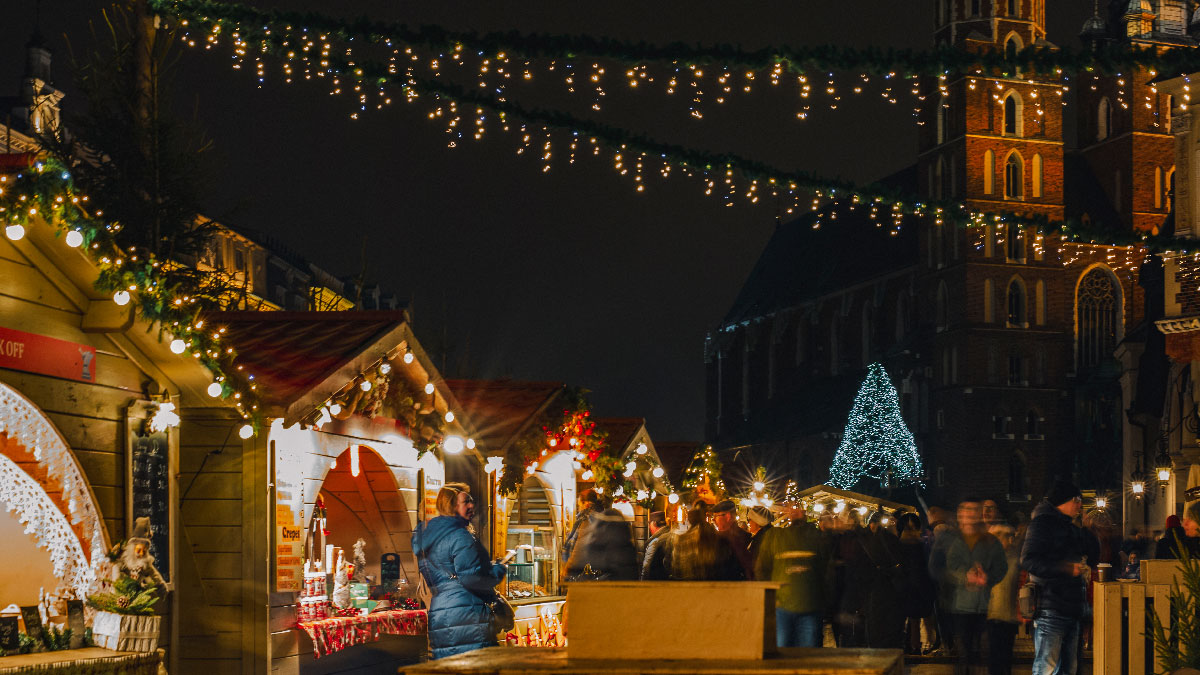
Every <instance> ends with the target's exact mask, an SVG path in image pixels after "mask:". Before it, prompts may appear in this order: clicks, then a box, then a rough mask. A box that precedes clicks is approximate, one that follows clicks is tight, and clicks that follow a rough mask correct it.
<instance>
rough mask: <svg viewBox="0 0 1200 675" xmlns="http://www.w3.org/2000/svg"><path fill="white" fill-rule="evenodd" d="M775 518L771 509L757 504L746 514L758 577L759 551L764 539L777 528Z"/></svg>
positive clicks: (751, 553) (751, 551) (751, 549)
mask: <svg viewBox="0 0 1200 675" xmlns="http://www.w3.org/2000/svg"><path fill="white" fill-rule="evenodd" d="M774 520H775V517H774V515H773V514H772V513H771V510H770V509H768V508H767V507H765V506H755V507H754V508H752V509H750V513H748V514H746V531H747V532H749V533H750V546H749V551H750V560H752V561H754V564H755V570H756V571H755V575H756V576H755V578H758V577H757V574H758V572H757V569H758V567H757V566H758V551H759V549H761V548H762V543H763V540H764V539H766V538H767V535H768V534H770V532H771V530H773V529H775V526H774V524H773V522H772V521H774Z"/></svg>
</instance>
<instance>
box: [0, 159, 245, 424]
mask: <svg viewBox="0 0 1200 675" xmlns="http://www.w3.org/2000/svg"><path fill="white" fill-rule="evenodd" d="M89 201H90V200H89V199H88V196H87V195H83V194H79V193H77V192H76V191H75V188H74V183H73V179H72V177H71V173H70V171H69V170H68V168H67V167H66V166H65V165H63V164H62V163H61V162H59V161H58V160H55V159H45V160H41V161H37V162H35V163H33V164H32V165H31V166H30V167H29V168H28V169H26V170H24V171H21V172H20V173H17V174H16V175H13V176H8V175H4V176H0V218H2V219H3V221H4V226H5V228H4V233H5V236H7V237H8V238H9V239H10V240H13V241H19V240H20V239H22V238H24V237H25V235H26V232H27V230H28V229H29V228H31V227H34V226H36V224H37V223H38V221H44V222H45V223H48V224H50V225H51V226H52V227H54V228H56V232H57V233H58V234H59V235H61V236H62V240H63V244H64V245H65V246H68V247H70V248H77V249H82V250H84V251H86V252H87V254H88V256H89V257H90V258H91V259H92V261H93V262H94V263H95V264H96V265H98V266H99V268H100V274H99V276H98V278H97V279H96V282H95V286H96V288H97V289H98V290H100V291H102V292H105V293H111V294H112V300H113V302H114V303H116V304H117V305H120V306H125V305H129V304H130V303H134V307H135V309H136V310H137V312H138V314H139V315H140V316H142V317H143V318H145V319H146V320H148V321H149V322H150V323H151V324H157V325H158V326H160V327H161V329H162V330H163V331H165V332H167V333H169V334H170V335H171V336H172V339H171V341H170V349H171V351H172V352H173V353H175V354H179V355H180V356H182V357H185V358H186V357H191V358H193V359H195V360H196V362H197V363H199V364H200V365H202V366H204V367H205V368H207V369H208V371H209V372H210V373H211V374H212V378H213V379H212V382H211V383H210V384H209V385H208V388H207V391H208V394H209V396H212V397H214V398H222V399H225V400H227V401H229V402H231V403H232V404H233V405H234V406H235V407H236V408H237V410H238V412H239V413H240V414H241V416H242V418H243V420H244V423H243V424H242V426H241V427H240V428H239V431H238V434H239V436H241V437H242V438H243V439H245V438H250V437H251V436H253V435H254V434H255V433H256V432H257V430H258V429H260V428H261V427H262V424H263V415H262V413H261V412H260V410H259V402H260V398H259V395H258V391H257V390H258V385H257V384H256V383H255V381H254V375H253V374H252V373H247V372H245V368H244V366H242V365H240V364H237V363H236V362H235V361H236V357H237V354H236V352H235V350H234V348H233V347H232V346H229V345H227V344H225V343H224V342H223V341H222V340H223V337H224V335H225V329H224V328H222V327H214V326H210V325H208V324H207V323H206V321H205V319H204V316H203V312H204V311H205V310H207V309H212V308H216V307H219V305H220V302H221V298H220V296H219V294H220V293H222V292H224V291H225V290H226V289H227V288H228V286H226V285H225V284H224V283H223V280H222V279H221V277H220V275H219V274H215V273H211V272H198V271H197V270H193V269H190V268H187V267H184V266H181V265H177V264H175V263H174V262H173V261H168V260H160V259H159V258H158V257H157V256H155V255H154V253H153V252H150V251H146V250H142V249H140V248H137V247H134V246H128V247H122V246H120V245H119V244H118V242H117V239H116V235H117V233H118V232H120V231H121V225H120V224H119V223H111V222H107V221H105V220H103V218H102V217H103V215H104V214H103V212H102V211H100V210H96V211H95V212H94V213H92V214H89V213H88V212H87V210H86V209H87V207H88V205H89Z"/></svg>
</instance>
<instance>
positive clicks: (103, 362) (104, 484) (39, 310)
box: [0, 237, 147, 541]
mask: <svg viewBox="0 0 1200 675" xmlns="http://www.w3.org/2000/svg"><path fill="white" fill-rule="evenodd" d="M18 245H19V246H20V248H18ZM0 281H2V283H0V327H4V328H11V329H15V330H20V331H25V332H27V333H35V334H38V335H45V336H49V337H52V338H57V339H59V340H67V341H70V342H76V343H79V344H83V345H87V346H90V347H94V348H95V349H96V358H95V360H94V361H93V364H92V365H93V366H94V368H93V371H92V372H94V373H95V380H94V382H92V383H87V382H73V381H70V380H64V379H59V378H54V377H47V376H44V375H38V374H35V373H27V372H20V371H16V370H6V369H2V368H0V379H2V380H3V381H4V382H6V383H8V384H10V385H12V386H13V387H14V388H15V389H17V391H19V392H21V393H22V394H24V395H25V396H26V397H28V398H29V399H30V400H31V401H33V402H34V403H35V404H37V406H38V407H40V408H41V409H42V410H43V411H44V412H45V413H46V416H47V417H48V418H49V419H50V421H51V422H53V423H54V425H55V426H56V427H57V428H58V430H59V431H60V432H61V433H62V435H63V438H64V439H65V440H66V442H67V444H68V445H70V447H71V450H72V451H73V452H74V453H75V457H76V459H77V460H78V461H79V464H80V467H81V468H82V469H83V472H84V474H85V475H86V477H87V479H88V481H89V482H90V483H91V486H92V492H93V494H94V495H95V497H96V505H97V507H98V508H99V510H100V515H101V517H102V518H103V519H104V524H105V526H106V529H107V530H108V535H109V539H110V540H111V541H120V540H122V539H124V538H125V492H124V491H125V455H124V452H125V449H124V448H125V446H124V434H125V431H124V417H125V410H126V409H127V407H128V405H129V403H130V402H131V401H133V400H136V399H140V398H143V394H142V383H143V382H144V381H145V380H146V379H147V376H146V374H145V373H144V372H143V371H142V370H141V369H140V368H139V367H138V366H137V365H136V364H134V363H133V362H132V361H131V359H130V357H129V355H128V354H129V352H128V351H127V350H128V349H129V347H130V346H129V345H128V343H127V342H126V341H125V340H123V339H121V338H120V336H117V335H111V334H106V333H88V332H84V330H83V328H82V325H83V319H84V314H85V313H86V312H87V309H88V308H89V306H90V305H91V304H92V302H93V301H91V300H89V298H88V297H87V296H86V295H84V294H83V293H82V292H80V291H79V289H78V288H77V287H76V286H75V284H73V283H72V282H71V281H70V280H68V279H67V278H66V277H65V276H63V275H61V274H59V273H57V270H56V269H55V268H54V266H53V265H51V264H49V262H48V261H46V260H45V259H43V258H41V256H40V255H38V252H37V249H36V248H34V247H32V246H31V245H29V244H28V242H11V241H9V240H8V239H7V238H4V237H0ZM109 304H112V303H111V302H109Z"/></svg>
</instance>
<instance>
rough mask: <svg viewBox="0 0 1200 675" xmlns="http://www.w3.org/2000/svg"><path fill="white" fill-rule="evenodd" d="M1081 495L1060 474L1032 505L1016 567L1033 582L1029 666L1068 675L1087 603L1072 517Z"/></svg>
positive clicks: (1081, 547) (1075, 663) (1081, 543)
mask: <svg viewBox="0 0 1200 675" xmlns="http://www.w3.org/2000/svg"><path fill="white" fill-rule="evenodd" d="M1082 510H1083V495H1082V494H1081V493H1080V492H1079V488H1077V487H1075V485H1073V484H1072V483H1070V482H1068V481H1064V480H1060V481H1057V482H1055V483H1054V486H1053V487H1051V488H1050V491H1049V492H1048V493H1047V495H1046V498H1045V499H1043V500H1042V501H1041V503H1039V504H1038V506H1037V508H1036V509H1034V511H1033V521H1032V522H1030V523H1029V530H1028V532H1027V533H1026V535H1025V546H1024V548H1022V549H1021V568H1022V569H1024V570H1027V571H1028V572H1029V576H1030V580H1032V581H1033V582H1034V583H1035V584H1037V587H1038V603H1037V612H1036V613H1035V614H1034V618H1033V672H1035V673H1064V674H1066V675H1073V674H1074V673H1075V672H1076V670H1077V669H1078V667H1079V658H1078V657H1079V653H1078V650H1079V631H1080V622H1081V620H1082V619H1083V616H1084V611H1085V609H1086V605H1087V592H1086V584H1087V580H1088V576H1089V569H1088V563H1087V557H1086V556H1087V544H1086V540H1085V539H1084V535H1083V530H1082V529H1080V528H1079V527H1076V526H1075V522H1074V521H1075V518H1076V517H1077V516H1078V515H1079V513H1080V511H1082Z"/></svg>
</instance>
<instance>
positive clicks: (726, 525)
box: [709, 499, 754, 579]
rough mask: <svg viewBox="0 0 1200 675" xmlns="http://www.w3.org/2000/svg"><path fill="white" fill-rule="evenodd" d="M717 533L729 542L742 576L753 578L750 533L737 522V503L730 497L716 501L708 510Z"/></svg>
mask: <svg viewBox="0 0 1200 675" xmlns="http://www.w3.org/2000/svg"><path fill="white" fill-rule="evenodd" d="M709 515H710V516H711V517H712V524H713V527H715V528H717V534H719V535H721V538H722V539H724V540H725V541H726V542H728V543H729V548H730V549H732V550H733V554H734V556H735V557H737V561H738V564H739V565H741V567H742V578H743V579H753V578H754V558H751V557H750V533H749V532H747V531H745V530H743V529H742V528H741V526H740V525H738V523H737V505H736V504H734V503H733V500H732V499H726V500H724V501H720V502H717V503H716V504H714V505H713V507H712V509H710V510H709Z"/></svg>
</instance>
